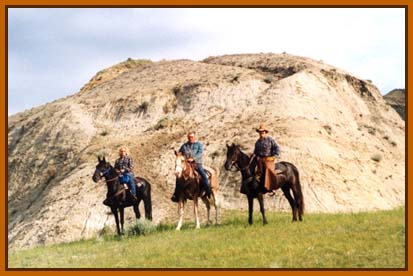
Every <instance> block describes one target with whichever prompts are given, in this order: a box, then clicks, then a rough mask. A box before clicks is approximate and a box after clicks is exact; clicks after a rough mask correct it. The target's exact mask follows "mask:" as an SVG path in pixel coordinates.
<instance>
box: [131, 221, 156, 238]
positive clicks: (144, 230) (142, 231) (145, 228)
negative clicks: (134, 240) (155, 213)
mask: <svg viewBox="0 0 413 276" xmlns="http://www.w3.org/2000/svg"><path fill="white" fill-rule="evenodd" d="M156 231H157V227H156V225H155V224H153V223H152V222H151V221H149V220H146V219H145V220H138V221H136V223H135V225H133V226H132V227H131V228H130V229H129V230H128V235H129V236H140V235H144V236H145V235H148V234H150V233H154V232H156Z"/></svg>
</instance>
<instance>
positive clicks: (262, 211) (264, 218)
mask: <svg viewBox="0 0 413 276" xmlns="http://www.w3.org/2000/svg"><path fill="white" fill-rule="evenodd" d="M258 202H259V203H260V211H261V214H262V223H263V224H264V225H265V224H267V223H268V222H267V218H266V217H265V208H264V197H263V196H262V194H258Z"/></svg>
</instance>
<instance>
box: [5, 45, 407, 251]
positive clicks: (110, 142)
mask: <svg viewBox="0 0 413 276" xmlns="http://www.w3.org/2000/svg"><path fill="white" fill-rule="evenodd" d="M260 122H265V123H266V125H267V126H268V127H269V130H270V133H269V135H271V136H272V137H274V138H275V139H276V141H277V142H278V143H279V145H280V147H281V160H284V161H288V162H291V163H293V164H295V165H296V166H297V167H298V169H299V172H300V176H301V184H302V188H303V194H304V199H305V212H306V215H311V213H312V212H359V211H374V210H382V209H392V208H395V207H398V206H401V205H404V203H405V123H404V121H403V120H402V119H401V117H400V116H399V115H398V114H397V113H396V111H395V110H394V109H393V108H392V107H391V106H390V105H389V104H387V103H386V102H385V101H384V99H383V97H382V96H381V94H380V92H379V90H378V89H377V87H375V86H374V84H373V83H372V82H371V81H368V80H363V79H360V78H358V77H356V76H353V75H352V74H351V73H348V72H345V71H343V70H341V69H339V68H336V67H333V66H331V65H327V64H325V63H323V62H322V61H316V60H312V59H309V58H305V57H298V56H292V55H289V54H285V53H284V54H239V55H224V56H217V57H209V58H207V59H205V60H202V61H192V60H171V61H168V60H166V61H159V62H152V61H149V60H133V59H128V60H126V61H125V62H122V63H119V64H117V65H114V66H112V67H110V68H107V69H105V70H102V71H100V72H98V73H97V74H96V75H95V76H94V77H93V78H92V79H91V80H90V81H89V83H87V84H86V85H84V87H83V88H81V90H80V91H79V92H78V93H76V94H74V95H71V96H68V97H65V98H62V99H59V100H56V101H54V102H51V103H48V104H45V105H43V106H40V107H36V108H33V109H30V110H27V111H24V112H21V113H18V114H15V115H13V116H10V117H8V242H9V249H10V250H19V249H24V248H29V247H33V246H37V245H42V244H50V243H59V242H67V241H72V240H78V239H80V238H88V237H92V236H96V235H99V233H100V232H101V231H102V229H105V228H110V229H114V219H113V217H112V215H111V214H109V213H108V208H107V207H105V206H104V205H103V204H102V201H103V199H104V197H105V194H106V186H105V184H104V183H103V182H101V183H98V184H96V183H94V182H92V179H91V177H92V174H93V172H94V169H95V166H96V163H97V156H98V155H105V156H106V159H107V160H109V161H110V162H111V163H112V164H113V163H114V160H115V159H116V157H117V150H118V148H119V147H120V146H121V145H126V146H127V147H128V148H129V149H130V154H131V156H132V157H133V158H134V160H135V166H136V170H135V174H137V175H139V176H143V177H145V178H147V179H148V180H149V181H150V182H151V184H152V201H153V216H154V222H156V223H159V222H165V221H167V222H172V221H176V220H175V219H176V218H177V206H176V204H174V203H172V202H171V201H170V196H171V194H172V192H173V188H174V182H175V177H174V174H173V171H174V158H175V155H174V153H173V150H172V149H173V148H175V149H177V148H178V147H179V146H180V145H181V144H182V143H183V142H185V141H186V133H187V131H188V130H195V131H196V134H197V138H198V139H199V140H200V141H201V142H202V143H203V144H204V163H205V165H208V166H211V167H215V168H218V169H219V170H220V176H219V180H220V185H221V188H220V194H219V199H220V206H221V208H223V209H244V210H245V209H246V208H247V200H246V198H245V196H244V195H242V194H240V193H239V187H240V174H239V173H238V172H237V173H235V172H227V171H225V169H224V167H223V164H224V160H225V158H226V146H225V144H226V143H238V144H240V145H241V146H242V148H243V149H244V151H245V152H247V153H251V152H252V151H253V146H254V143H255V141H256V139H257V137H258V136H257V134H256V132H255V128H256V127H257V126H258V124H259V123H260ZM255 204H257V203H255ZM188 205H189V206H188ZM188 205H187V208H186V216H185V217H186V221H188V220H189V221H190V222H192V221H193V219H192V206H191V204H188ZM256 206H257V205H256ZM140 207H141V210H142V209H143V206H142V205H141V206H140ZM255 208H256V207H255ZM266 208H267V210H277V211H286V212H290V207H289V205H288V202H287V200H286V199H285V197H284V196H282V193H281V192H280V191H277V193H276V195H275V196H274V197H269V196H266ZM205 213H206V212H205V208H204V207H203V205H202V207H201V222H202V223H205V220H206V214H205ZM125 214H126V218H127V222H126V227H128V225H130V224H131V223H133V221H134V216H133V211H132V209H131V208H128V209H127V210H126V212H125ZM257 220H259V218H258V217H257ZM304 220H305V216H304ZM256 223H260V222H259V221H256Z"/></svg>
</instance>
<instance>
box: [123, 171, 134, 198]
mask: <svg viewBox="0 0 413 276" xmlns="http://www.w3.org/2000/svg"><path fill="white" fill-rule="evenodd" d="M125 176H126V177H125ZM123 179H124V180H126V181H122V180H123ZM121 182H125V183H126V184H128V187H129V189H130V191H131V193H132V194H133V195H134V196H136V186H135V176H134V175H133V173H124V174H123V175H122V176H121Z"/></svg>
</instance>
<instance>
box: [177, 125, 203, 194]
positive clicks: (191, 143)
mask: <svg viewBox="0 0 413 276" xmlns="http://www.w3.org/2000/svg"><path fill="white" fill-rule="evenodd" d="M202 151H203V146H202V144H201V142H199V141H197V140H196V138H195V132H193V131H190V132H188V142H186V143H184V144H183V145H182V146H181V147H180V148H179V152H181V153H182V154H183V155H184V156H185V158H186V159H187V160H188V161H189V162H195V163H196V165H197V169H196V170H197V171H198V173H199V174H200V175H201V185H203V186H204V188H205V193H206V195H207V197H208V198H209V197H210V196H211V187H209V183H208V176H207V175H206V173H205V170H204V167H203V166H202ZM171 200H172V201H173V202H178V197H177V195H176V184H175V191H174V194H173V196H172V198H171Z"/></svg>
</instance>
